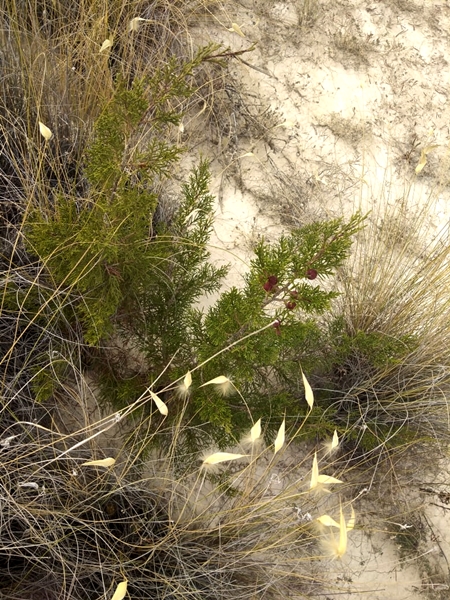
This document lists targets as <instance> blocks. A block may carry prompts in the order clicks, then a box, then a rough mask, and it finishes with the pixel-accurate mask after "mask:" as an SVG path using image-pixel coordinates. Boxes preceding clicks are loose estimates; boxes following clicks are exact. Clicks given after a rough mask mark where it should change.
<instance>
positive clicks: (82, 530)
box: [0, 395, 354, 600]
mask: <svg viewBox="0 0 450 600" xmlns="http://www.w3.org/2000/svg"><path fill="white" fill-rule="evenodd" d="M148 399H149V400H152V399H153V400H154V397H153V396H151V395H150V396H149V398H148ZM121 416H123V415H120V414H119V413H117V414H116V415H113V416H111V417H109V418H107V419H104V420H102V421H100V422H97V423H91V424H90V425H89V426H88V427H86V428H85V429H81V430H79V431H77V432H75V433H74V434H69V435H67V434H66V435H63V434H61V433H59V432H58V431H57V430H55V429H49V428H46V427H43V426H42V425H37V424H33V423H30V422H17V423H15V424H14V425H11V426H10V427H8V428H7V429H6V430H5V431H4V433H3V435H2V437H1V439H0V447H1V458H2V461H1V463H0V503H1V512H2V520H1V523H0V536H1V540H2V542H1V545H0V567H1V572H2V575H1V582H2V588H1V589H2V597H3V598H5V600H18V599H19V598H20V600H25V599H26V600H36V599H41V598H46V599H48V600H53V599H56V598H64V599H67V600H69V599H70V600H88V599H89V600H92V598H104V597H112V596H113V594H114V590H115V589H116V587H117V586H118V585H119V584H120V582H127V583H126V586H127V591H128V593H129V595H130V597H131V598H134V599H137V600H139V599H140V598H142V599H145V598H148V597H149V595H150V596H151V597H152V598H154V599H155V600H162V599H177V600H179V599H180V598H198V599H200V598H202V599H203V598H210V599H211V600H212V599H213V598H217V597H228V598H235V599H236V600H237V599H239V600H240V599H245V598H251V597H254V595H255V594H262V595H264V597H267V598H272V597H273V598H275V597H279V596H280V594H283V593H287V590H288V589H289V590H290V591H292V590H297V591H298V592H299V593H302V594H304V595H306V596H307V595H308V594H309V592H310V591H312V589H313V588H315V587H317V585H319V583H316V584H315V585H313V584H311V583H310V582H309V578H310V572H311V566H312V564H313V562H314V560H317V559H318V558H319V557H320V556H321V555H322V556H325V557H326V555H327V553H328V550H327V553H326V554H325V555H324V554H323V551H321V549H320V546H319V542H320V543H324V544H325V546H326V540H327V539H328V538H329V536H328V534H324V533H322V534H320V533H318V529H317V528H315V527H313V526H312V523H311V522H310V521H311V520H312V519H314V518H316V517H319V516H320V514H321V512H320V511H321V510H323V509H322V508H320V504H321V501H320V498H319V497H318V496H317V495H316V490H315V488H316V486H318V485H319V484H320V485H322V486H325V485H328V486H330V485H331V486H333V484H336V483H339V482H340V480H338V479H335V478H333V477H329V476H325V475H323V474H320V475H319V471H318V466H317V464H318V463H317V455H315V456H314V460H313V461H312V464H313V473H312V475H311V483H310V484H309V487H308V485H305V484H302V483H301V482H302V479H303V477H302V476H300V474H299V464H298V463H299V461H298V460H295V461H292V460H291V461H289V460H288V461H286V462H284V464H285V465H288V466H285V467H284V470H283V469H282V464H283V463H279V464H278V466H276V462H277V461H278V456H277V454H278V453H279V454H280V455H281V454H283V449H282V448H283V446H284V444H285V434H284V429H283V430H282V431H281V430H280V434H279V436H278V437H277V440H276V443H275V455H274V453H273V448H271V447H268V448H264V447H263V446H261V445H258V444H256V442H257V440H258V439H259V437H260V435H261V424H260V422H258V423H257V424H256V425H255V426H254V428H252V432H251V435H250V438H251V439H252V444H253V447H252V448H251V449H250V451H249V452H248V451H247V453H246V454H232V453H227V454H225V453H216V454H212V455H209V457H207V458H206V459H205V460H204V461H203V463H200V460H199V461H198V463H197V464H198V466H197V467H196V468H195V469H194V470H192V471H189V472H183V473H180V471H179V469H178V472H177V474H176V473H175V464H174V462H173V460H174V455H170V454H169V455H166V456H164V457H162V456H157V455H154V456H153V457H152V458H149V459H147V460H142V446H140V447H133V448H131V452H130V449H127V450H124V449H122V450H117V449H116V458H115V459H109V460H102V459H100V460H98V461H95V460H94V461H92V460H89V459H91V458H92V457H93V456H94V457H95V456H98V455H99V453H100V452H101V449H100V448H99V447H98V446H97V443H96V442H97V440H98V439H100V438H99V435H101V434H104V433H105V432H106V431H107V430H108V429H110V428H111V427H114V426H115V425H116V424H117V423H118V422H119V421H120V419H121ZM160 433H163V432H160ZM156 435H157V434H156ZM179 435H182V431H179V432H174V431H172V436H173V439H174V440H176V439H177V437H178V436H179ZM311 458H312V457H311V455H309V454H308V455H307V456H305V458H304V460H302V461H300V463H301V464H303V472H304V469H305V467H306V469H308V470H309V466H310V464H311ZM236 459H239V460H238V461H237V462H236V464H237V466H236V468H234V469H230V468H229V467H225V466H224V465H225V463H227V464H229V463H230V461H235V460H236ZM289 463H290V464H289ZM330 466H332V465H331V463H329V465H328V468H329V467H330ZM211 467H214V469H216V476H217V469H219V470H220V471H219V473H220V476H219V477H218V478H216V479H215V481H216V483H214V478H211V476H209V475H208V474H207V471H206V470H205V469H209V468H211ZM280 468H281V469H282V471H280ZM325 468H326V463H325V462H324V461H323V460H321V466H320V470H321V471H322V469H325ZM224 469H225V470H224ZM300 471H301V469H300ZM274 474H276V477H277V480H279V478H280V477H281V479H282V480H283V482H284V485H283V486H282V488H281V489H278V490H273V489H271V488H272V482H273V476H274ZM313 488H314V489H313ZM313 492H314V493H313ZM329 496H330V495H329ZM333 497H334V495H333ZM328 500H329V498H328ZM336 502H337V499H335V501H334V503H333V502H331V503H330V501H328V504H327V506H328V507H330V506H332V505H333V504H334V506H336ZM293 505H294V507H295V506H301V510H300V509H299V508H297V514H296V512H295V511H294V510H293ZM299 511H300V512H299ZM341 514H342V507H341ZM299 515H307V518H306V517H302V518H300V516H299ZM353 518H354V517H353ZM342 519H343V517H342ZM328 521H330V517H328V516H325V517H323V519H322V521H320V520H319V521H317V523H318V525H319V523H321V522H323V523H325V524H326V525H327V524H328ZM343 522H344V528H345V529H346V530H347V528H348V527H350V525H349V522H347V526H346V525H345V521H343ZM337 526H339V525H337ZM351 527H352V526H351ZM322 528H323V527H322ZM325 528H327V527H325ZM328 529H329V527H328ZM345 535H346V536H347V533H346V534H345ZM330 539H331V538H330ZM333 539H334V538H333ZM346 543H347V542H346V537H345V546H342V547H341V550H340V552H342V553H343V552H345V549H346ZM339 555H341V554H339Z"/></svg>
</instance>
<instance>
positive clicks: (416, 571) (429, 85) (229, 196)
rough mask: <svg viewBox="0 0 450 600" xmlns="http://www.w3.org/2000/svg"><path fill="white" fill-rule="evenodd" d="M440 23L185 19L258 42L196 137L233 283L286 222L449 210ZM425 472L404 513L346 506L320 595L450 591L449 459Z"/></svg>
mask: <svg viewBox="0 0 450 600" xmlns="http://www.w3.org/2000/svg"><path fill="white" fill-rule="evenodd" d="M449 32H450V4H449V2H448V1H446V0H385V1H382V0H377V1H373V2H370V1H368V0H285V1H282V2H281V1H280V2H270V1H268V0H242V1H241V2H237V1H236V2H233V3H229V4H228V5H227V7H226V9H223V10H220V11H217V12H215V13H214V14H213V15H211V19H210V21H208V24H207V26H206V27H203V26H202V27H200V26H199V27H198V29H197V30H194V33H193V36H194V38H195V37H196V38H197V40H196V41H197V42H198V41H199V40H202V41H214V42H220V43H222V44H224V45H225V46H226V47H229V48H230V49H232V50H233V51H240V50H244V49H247V48H249V47H251V46H252V45H253V43H256V45H255V47H254V49H253V50H252V51H251V52H249V53H245V54H242V55H240V58H242V59H243V60H244V61H245V62H242V61H241V60H240V59H238V58H235V59H233V60H231V61H230V63H229V68H228V71H227V80H226V84H225V90H224V91H223V90H222V91H221V93H222V94H224V97H223V103H222V104H220V101H219V100H220V98H218V99H217V106H218V108H217V111H216V112H214V111H212V112H211V114H210V129H209V130H207V129H204V130H203V134H202V136H201V141H200V143H199V144H197V149H196V152H198V150H199V149H200V150H202V151H204V152H205V154H207V155H208V156H210V157H211V156H212V157H213V160H212V164H211V168H212V172H213V175H214V177H213V184H212V192H213V193H215V195H216V196H217V213H216V225H215V239H214V240H213V242H212V252H213V256H214V258H215V259H216V260H217V261H220V260H224V261H226V262H231V263H232V271H231V273H230V278H229V280H228V284H229V285H232V284H233V285H234V284H237V285H239V281H240V277H241V276H242V273H243V272H245V270H246V264H248V259H249V256H250V249H251V244H252V241H254V240H255V239H256V238H257V237H258V236H260V235H264V236H265V237H268V238H271V237H272V236H276V235H277V234H278V233H279V232H280V231H282V230H283V228H286V227H288V226H290V225H292V224H301V223H304V222H308V221H311V220H313V219H317V218H326V217H330V216H336V215H349V214H352V213H353V212H354V211H355V210H357V209H361V210H363V211H367V210H372V211H373V214H375V213H378V212H379V211H382V210H384V209H385V208H386V206H395V204H396V203H399V202H400V201H402V202H405V201H406V202H407V205H408V209H409V208H410V209H411V214H413V209H414V207H417V206H419V207H420V206H421V205H424V204H425V203H427V202H428V203H430V200H432V201H433V202H432V206H431V203H430V209H429V214H428V216H427V218H426V220H425V222H424V223H422V224H421V227H422V228H424V229H425V230H426V232H427V235H429V236H430V237H433V236H435V235H436V234H437V232H438V231H439V230H440V229H441V228H442V227H443V226H444V225H445V224H446V223H447V222H448V219H449V215H450V186H449V184H450V160H449V155H450V152H449V137H450V136H449V124H450V104H449V91H450V66H449V63H448V59H449V56H450V44H449V41H450V40H449ZM183 125H184V134H183V135H186V136H189V135H190V134H191V132H193V131H195V127H196V120H195V118H194V117H192V116H191V117H186V119H185V121H184V123H183ZM197 135H198V133H197ZM424 159H426V164H425V160H424ZM419 165H422V168H420V166H419ZM406 190H407V192H406ZM405 198H406V200H405ZM408 225H409V226H411V227H415V226H416V225H415V223H414V221H413V222H412V223H409V224H408ZM417 226H418V225H417ZM419 479H420V478H419ZM423 481H424V482H425V483H423V485H422V486H420V484H418V483H417V481H416V482H415V483H414V484H412V483H410V484H409V486H408V483H405V484H404V485H403V487H402V489H401V491H399V494H400V496H401V498H402V500H401V502H402V503H404V506H408V508H409V512H408V511H407V510H406V511H405V516H404V520H396V519H394V518H392V519H390V518H389V515H394V514H397V515H398V514H399V512H401V510H399V507H398V506H397V507H395V506H392V502H391V503H390V501H388V500H385V501H383V500H382V499H380V498H379V497H371V496H370V491H369V494H368V495H367V497H366V498H365V499H364V502H361V503H360V504H359V505H358V506H357V507H356V508H357V510H358V509H359V510H360V514H359V521H358V526H357V528H356V529H355V530H354V531H353V532H351V534H350V535H349V550H348V553H347V555H346V556H345V557H344V558H343V559H342V561H334V562H330V563H329V564H324V565H321V567H320V568H321V572H322V573H323V572H324V571H325V572H327V573H328V579H329V586H328V590H327V594H326V596H324V597H326V598H327V600H338V599H339V600H347V599H348V600H350V599H352V600H359V599H362V598H371V599H372V600H387V599H393V600H419V599H423V598H437V599H444V598H449V597H450V587H449V583H450V569H449V562H450V504H449V501H450V495H448V494H447V493H446V491H445V490H446V489H447V491H448V492H449V493H450V473H449V472H448V469H447V468H446V466H445V464H444V466H443V467H442V469H441V470H440V473H439V475H438V478H437V479H435V480H434V482H432V483H430V482H428V483H427V481H426V477H425V476H424V477H423ZM443 483H446V484H447V488H446V487H445V486H444V485H441V484H443ZM281 484H282V482H281ZM419 488H422V489H419ZM402 506H403V504H402ZM411 509H414V510H413V512H411ZM377 510H378V514H376V519H375V520H376V526H374V525H373V522H374V516H373V514H374V513H376V512H377ZM402 534H408V536H406V537H405V536H403V537H402ZM411 540H416V541H417V544H415V543H414V545H415V547H414V548H411V547H410V541H411Z"/></svg>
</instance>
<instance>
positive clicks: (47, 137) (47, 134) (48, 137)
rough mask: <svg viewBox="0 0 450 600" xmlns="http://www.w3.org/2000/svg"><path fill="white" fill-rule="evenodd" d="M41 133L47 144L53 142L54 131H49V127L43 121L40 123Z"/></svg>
mask: <svg viewBox="0 0 450 600" xmlns="http://www.w3.org/2000/svg"><path fill="white" fill-rule="evenodd" d="M39 132H40V134H41V135H42V137H43V138H44V139H45V141H46V142H48V141H49V140H51V139H52V137H53V133H52V130H51V129H49V128H48V127H47V125H44V123H41V121H39Z"/></svg>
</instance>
